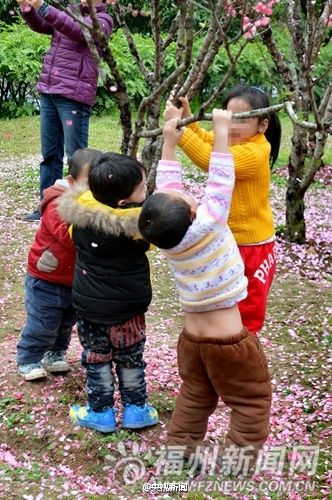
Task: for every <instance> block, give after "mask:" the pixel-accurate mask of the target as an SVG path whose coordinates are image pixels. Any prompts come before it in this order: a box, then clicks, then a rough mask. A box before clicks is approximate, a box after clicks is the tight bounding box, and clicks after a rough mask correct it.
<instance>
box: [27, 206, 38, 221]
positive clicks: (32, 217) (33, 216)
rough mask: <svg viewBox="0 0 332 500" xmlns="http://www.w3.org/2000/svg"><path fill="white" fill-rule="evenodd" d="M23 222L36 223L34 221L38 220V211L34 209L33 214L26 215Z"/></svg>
mask: <svg viewBox="0 0 332 500" xmlns="http://www.w3.org/2000/svg"><path fill="white" fill-rule="evenodd" d="M25 220H26V221H28V222H36V221H38V220H40V212H39V209H38V208H36V210H34V211H33V212H31V214H28V215H27V216H26V217H25Z"/></svg>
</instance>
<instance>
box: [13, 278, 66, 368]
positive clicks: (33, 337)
mask: <svg viewBox="0 0 332 500" xmlns="http://www.w3.org/2000/svg"><path fill="white" fill-rule="evenodd" d="M25 309H26V313H27V321H26V323H25V325H24V328H23V330H22V333H21V337H20V340H19V341H18V344H17V363H18V364H19V365H21V364H25V363H37V362H38V361H41V360H42V358H43V356H44V354H45V352H46V351H47V350H53V351H66V350H67V349H68V346H69V343H70V338H71V329H72V327H73V325H74V324H75V323H76V314H75V310H74V308H73V305H72V298H71V288H70V287H68V286H63V285H57V284H54V283H48V282H47V281H43V280H40V279H37V278H33V277H32V276H30V275H29V274H28V275H27V277H26V280H25Z"/></svg>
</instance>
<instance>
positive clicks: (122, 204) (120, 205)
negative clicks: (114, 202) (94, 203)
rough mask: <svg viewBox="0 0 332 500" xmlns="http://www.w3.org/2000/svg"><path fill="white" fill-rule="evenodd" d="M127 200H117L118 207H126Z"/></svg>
mask: <svg viewBox="0 0 332 500" xmlns="http://www.w3.org/2000/svg"><path fill="white" fill-rule="evenodd" d="M127 203H128V202H127V200H119V201H118V207H125V206H126V205H127Z"/></svg>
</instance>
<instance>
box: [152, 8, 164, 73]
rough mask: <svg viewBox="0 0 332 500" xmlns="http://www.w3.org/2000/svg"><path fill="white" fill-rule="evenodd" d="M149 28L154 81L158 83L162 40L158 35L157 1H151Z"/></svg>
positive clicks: (160, 70) (161, 65)
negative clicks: (152, 47) (153, 49)
mask: <svg viewBox="0 0 332 500" xmlns="http://www.w3.org/2000/svg"><path fill="white" fill-rule="evenodd" d="M151 7H152V14H151V28H152V35H153V39H154V44H155V62H154V80H155V82H160V81H161V77H162V67H163V51H162V39H161V35H160V18H159V16H160V8H159V0H151Z"/></svg>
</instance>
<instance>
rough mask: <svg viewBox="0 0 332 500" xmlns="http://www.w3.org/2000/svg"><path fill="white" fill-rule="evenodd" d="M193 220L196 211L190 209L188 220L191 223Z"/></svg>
mask: <svg viewBox="0 0 332 500" xmlns="http://www.w3.org/2000/svg"><path fill="white" fill-rule="evenodd" d="M194 219H196V209H195V208H193V207H190V220H191V221H193V220H194Z"/></svg>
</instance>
